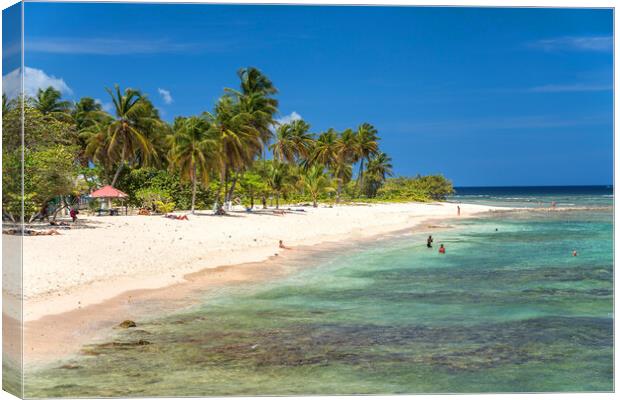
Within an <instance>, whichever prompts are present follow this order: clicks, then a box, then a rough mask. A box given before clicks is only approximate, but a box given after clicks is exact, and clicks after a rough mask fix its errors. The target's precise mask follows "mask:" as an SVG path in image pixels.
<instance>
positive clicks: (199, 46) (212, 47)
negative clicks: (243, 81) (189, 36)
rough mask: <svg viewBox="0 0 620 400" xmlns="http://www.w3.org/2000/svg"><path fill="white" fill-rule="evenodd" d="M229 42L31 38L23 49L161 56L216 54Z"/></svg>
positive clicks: (47, 51) (29, 50)
mask: <svg viewBox="0 0 620 400" xmlns="http://www.w3.org/2000/svg"><path fill="white" fill-rule="evenodd" d="M230 44H231V43H230V42H229V41H226V40H218V41H215V40H214V41H212V42H206V43H205V42H202V43H187V42H173V41H171V40H168V39H134V38H132V39H114V38H108V37H101V38H97V37H91V38H84V37H80V38H76V37H51V38H50V37H46V38H41V37H34V38H28V40H27V42H26V46H25V50H26V51H28V52H37V53H53V54H95V55H108V56H115V55H124V54H163V53H187V52H219V51H226V50H227V49H229V46H230Z"/></svg>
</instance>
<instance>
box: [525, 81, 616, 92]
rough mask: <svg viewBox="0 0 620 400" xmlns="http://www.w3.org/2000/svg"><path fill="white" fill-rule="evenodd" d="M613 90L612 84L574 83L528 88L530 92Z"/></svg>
mask: <svg viewBox="0 0 620 400" xmlns="http://www.w3.org/2000/svg"><path fill="white" fill-rule="evenodd" d="M610 90H613V86H612V85H588V84H583V83H575V84H571V85H543V86H536V87H533V88H529V89H528V90H527V91H528V92H532V93H566V92H606V91H610Z"/></svg>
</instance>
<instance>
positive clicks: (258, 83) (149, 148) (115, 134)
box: [3, 67, 392, 212]
mask: <svg viewBox="0 0 620 400" xmlns="http://www.w3.org/2000/svg"><path fill="white" fill-rule="evenodd" d="M237 75H238V77H239V79H240V87H239V89H225V91H224V94H223V95H222V96H221V97H220V98H219V100H218V101H217V103H216V104H215V107H214V109H213V111H211V112H207V111H205V112H203V113H202V114H200V115H197V116H191V117H177V118H176V119H175V120H174V123H173V124H167V123H166V122H164V121H162V120H161V119H160V117H159V113H158V111H157V109H156V108H155V107H154V106H153V104H152V103H151V101H150V100H149V99H148V97H147V96H145V95H144V94H142V93H141V92H140V91H138V90H135V89H125V90H124V91H123V90H121V88H119V87H118V85H117V86H115V87H114V89H107V91H108V93H109V95H110V98H111V101H112V104H113V110H112V112H111V113H107V112H105V111H104V110H103V109H102V105H101V104H99V103H98V102H97V101H95V100H94V99H92V98H88V97H85V98H82V99H81V100H80V101H78V102H77V103H75V104H72V103H70V102H67V101H62V100H61V95H60V93H59V92H58V91H57V90H55V89H53V88H51V87H50V88H48V89H45V90H39V92H38V93H37V95H36V96H35V97H34V98H32V99H31V100H30V101H31V104H32V106H33V107H34V108H36V109H38V110H39V111H40V112H41V113H42V114H44V115H48V116H50V117H51V118H55V119H58V120H60V121H67V122H70V123H72V124H73V125H74V126H75V129H76V130H77V132H78V134H77V137H78V140H77V141H78V143H77V144H78V145H79V147H80V151H79V157H78V160H77V162H79V163H80V164H81V165H83V166H90V167H92V166H98V167H100V169H101V174H102V176H100V177H99V178H100V179H101V181H105V182H107V183H109V184H111V185H112V186H114V185H116V184H117V182H118V181H119V178H120V176H121V174H122V173H123V171H124V170H125V169H128V168H137V167H145V166H148V167H157V168H166V169H169V170H171V171H175V172H178V173H179V176H180V178H181V179H182V180H183V181H185V182H187V183H189V184H191V187H192V200H191V211H192V212H194V211H195V208H196V191H197V188H198V186H199V185H206V184H208V182H209V181H210V180H212V179H216V180H219V183H220V185H219V188H220V189H219V190H218V200H219V201H222V202H223V203H224V204H227V203H229V202H231V201H232V199H233V198H234V193H235V189H236V187H237V184H238V182H239V181H240V179H241V178H242V177H243V176H244V174H245V173H248V171H251V170H252V169H253V168H254V167H255V165H256V163H257V162H258V161H259V160H264V161H263V164H264V163H267V166H268V167H267V168H266V169H265V168H263V172H262V174H263V175H262V176H263V177H264V180H265V183H266V184H267V185H268V186H269V187H270V188H271V189H272V192H273V193H274V195H275V196H276V204H277V205H279V198H280V195H281V193H282V191H283V188H284V185H286V184H287V182H288V181H290V179H291V171H297V172H298V175H297V177H296V178H295V179H296V180H297V181H298V182H297V183H299V184H300V187H302V188H303V189H302V190H304V191H305V193H306V194H307V195H308V196H310V197H311V198H312V200H313V203H314V205H315V206H316V204H317V200H318V199H319V198H320V197H321V196H322V195H324V194H325V193H326V192H328V191H332V190H333V191H335V193H336V202H339V201H340V200H341V194H342V190H343V187H344V185H346V184H348V183H351V182H352V178H353V168H354V166H355V165H358V171H357V177H356V180H355V181H354V185H355V190H356V193H357V194H358V196H368V197H373V196H374V195H376V192H377V190H378V188H379V187H380V186H381V184H382V183H383V182H384V181H385V179H386V178H387V177H388V176H390V175H391V174H392V165H391V160H390V158H389V157H388V156H387V155H386V154H385V153H383V152H381V151H380V149H379V136H378V134H377V130H376V129H375V128H374V127H373V126H372V125H370V124H368V123H363V124H361V125H360V126H359V127H358V128H357V129H355V130H353V129H346V130H344V131H342V132H337V131H335V130H334V129H329V130H327V131H325V132H322V133H320V134H314V133H311V132H310V125H309V124H308V123H307V122H305V121H303V120H301V119H300V120H294V121H292V122H290V123H278V122H277V120H276V116H277V114H278V101H277V99H276V98H275V95H276V94H277V90H276V88H275V87H274V85H273V83H272V82H271V81H270V80H269V78H267V76H265V75H264V74H263V73H262V72H261V71H260V70H258V69H256V68H253V67H249V68H242V69H240V70H239V71H238V72H237ZM3 100H4V99H3ZM267 149H268V150H270V151H271V155H268V154H267V153H266V150H267ZM265 160H266V161H265ZM332 185H334V186H336V188H333V187H332Z"/></svg>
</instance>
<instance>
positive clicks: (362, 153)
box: [356, 123, 379, 187]
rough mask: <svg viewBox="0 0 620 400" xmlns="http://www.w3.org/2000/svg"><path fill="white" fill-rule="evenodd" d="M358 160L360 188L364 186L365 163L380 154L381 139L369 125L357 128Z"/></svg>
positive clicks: (365, 124)
mask: <svg viewBox="0 0 620 400" xmlns="http://www.w3.org/2000/svg"><path fill="white" fill-rule="evenodd" d="M356 137H357V149H356V150H357V157H356V158H357V159H358V160H359V162H360V167H359V173H358V174H357V181H358V187H362V185H363V184H364V161H368V160H370V157H372V156H375V155H377V154H378V153H379V137H378V136H377V130H376V129H375V127H374V126H372V125H370V124H369V123H363V124H361V125H360V126H359V127H358V128H357V133H356Z"/></svg>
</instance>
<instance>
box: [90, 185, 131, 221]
mask: <svg viewBox="0 0 620 400" xmlns="http://www.w3.org/2000/svg"><path fill="white" fill-rule="evenodd" d="M90 197H91V198H93V199H108V208H112V207H111V205H112V199H124V198H126V197H128V196H127V194H126V193H124V192H122V191H120V190H118V189H116V188H115V187H112V186H110V185H107V186H104V187H102V188H101V189H97V190H95V191H94V192H92V193H91V194H90ZM126 213H127V212H126V211H125V214H126Z"/></svg>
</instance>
